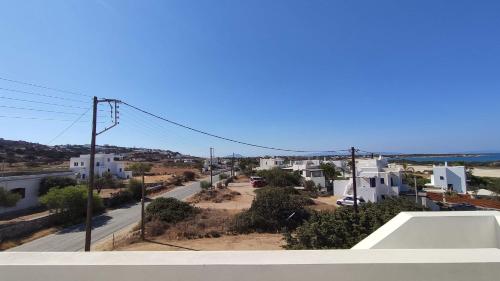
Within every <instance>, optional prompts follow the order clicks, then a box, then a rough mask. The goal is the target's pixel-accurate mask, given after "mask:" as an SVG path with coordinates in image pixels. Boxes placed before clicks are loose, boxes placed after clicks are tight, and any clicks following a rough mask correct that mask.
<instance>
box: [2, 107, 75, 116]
mask: <svg viewBox="0 0 500 281" xmlns="http://www.w3.org/2000/svg"><path fill="white" fill-rule="evenodd" d="M0 107H3V108H9V109H19V110H28V111H38V112H49V113H57V114H68V115H80V114H79V113H74V112H63V111H54V110H45V109H38V108H32V107H17V106H8V105H0Z"/></svg>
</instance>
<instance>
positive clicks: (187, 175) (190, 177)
mask: <svg viewBox="0 0 500 281" xmlns="http://www.w3.org/2000/svg"><path fill="white" fill-rule="evenodd" d="M182 176H183V177H184V180H185V181H194V180H195V179H196V174H195V173H194V172H192V171H184V172H183V173H182Z"/></svg>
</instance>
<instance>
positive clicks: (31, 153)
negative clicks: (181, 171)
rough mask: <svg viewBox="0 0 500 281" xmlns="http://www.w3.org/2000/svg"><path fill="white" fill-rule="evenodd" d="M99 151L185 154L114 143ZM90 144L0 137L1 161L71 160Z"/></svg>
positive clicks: (133, 154) (154, 157)
mask: <svg viewBox="0 0 500 281" xmlns="http://www.w3.org/2000/svg"><path fill="white" fill-rule="evenodd" d="M96 151H97V152H98V153H117V154H124V155H126V156H127V157H131V158H132V157H134V158H141V159H145V160H162V159H168V158H179V157H183V155H182V154H181V153H179V152H174V151H170V150H161V149H147V148H135V147H134V148H132V147H121V146H113V145H103V146H96ZM89 153H90V145H74V144H67V145H55V146H48V145H43V144H39V143H32V142H27V141H20V140H5V139H2V138H0V161H5V162H7V163H18V162H29V163H45V164H49V163H55V162H63V161H67V160H69V158H71V157H75V156H79V155H80V154H89Z"/></svg>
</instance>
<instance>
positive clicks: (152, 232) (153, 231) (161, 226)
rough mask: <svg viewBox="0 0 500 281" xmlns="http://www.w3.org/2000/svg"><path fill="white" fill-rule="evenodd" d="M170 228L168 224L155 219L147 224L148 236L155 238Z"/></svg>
mask: <svg viewBox="0 0 500 281" xmlns="http://www.w3.org/2000/svg"><path fill="white" fill-rule="evenodd" d="M167 228H168V224H167V223H165V222H163V221H161V220H158V219H155V220H152V221H150V222H149V223H147V224H146V235H148V236H151V237H154V236H160V235H162V234H163V233H165V230H166V229H167Z"/></svg>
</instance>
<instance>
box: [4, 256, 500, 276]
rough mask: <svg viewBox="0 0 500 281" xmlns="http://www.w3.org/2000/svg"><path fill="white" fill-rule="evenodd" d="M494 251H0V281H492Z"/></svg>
mask: <svg viewBox="0 0 500 281" xmlns="http://www.w3.org/2000/svg"><path fill="white" fill-rule="evenodd" d="M499 276H500V250H498V249H474V250H471V249H468V250H467V249H454V250H451V249H447V250H443V249H438V250H322V251H246V252H243V251H242V252H91V253H84V252H79V253H0V280H2V281H10V280H22V281H31V280H33V281H34V280H36V281H40V280H50V281H62V280H64V281H66V280H71V281H88V280H106V281H115V280H116V281H137V280H154V281H158V280H183V281H191V280H203V281H229V280H237V281H256V280H259V281H267V280H287V281H299V280H300V281H304V280H314V281H323V280H325V281H326V280H328V281H332V280H347V281H348V280H359V281H367V280H369V281H402V280H405V281H417V280H418V281H421V280H427V281H438V280H439V281H446V280H449V281H461V280H464V281H470V280H474V281H483V280H484V281H486V280H488V281H492V280H498V277H499Z"/></svg>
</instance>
